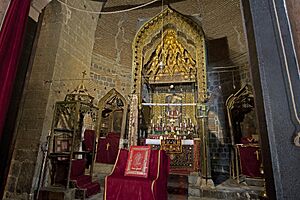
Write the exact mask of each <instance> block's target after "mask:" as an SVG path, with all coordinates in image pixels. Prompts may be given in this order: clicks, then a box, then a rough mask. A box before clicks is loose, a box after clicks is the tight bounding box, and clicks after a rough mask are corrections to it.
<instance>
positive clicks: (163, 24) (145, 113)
mask: <svg viewBox="0 0 300 200" xmlns="http://www.w3.org/2000/svg"><path fill="white" fill-rule="evenodd" d="M205 58H206V56H205V38H204V33H203V31H202V29H201V27H200V26H199V25H198V24H196V23H194V21H192V20H191V19H190V18H187V17H185V16H183V15H181V14H179V13H178V12H176V11H174V10H172V9H171V8H169V7H167V8H166V9H164V10H163V11H162V12H161V13H160V14H158V15H157V16H155V17H154V18H152V19H151V20H150V21H148V22H147V23H146V24H144V25H143V26H142V27H141V28H140V30H139V31H138V33H137V35H136V37H135V40H134V42H133V71H132V77H133V82H132V95H133V96H135V97H137V98H138V99H137V103H134V105H133V103H131V109H132V110H138V114H137V115H138V123H135V122H136V120H137V119H136V117H134V116H133V117H131V118H130V120H129V127H131V129H130V130H137V131H130V132H129V138H136V140H135V141H133V142H132V143H131V145H136V144H141V143H146V144H151V145H152V146H153V147H155V148H161V149H164V150H167V152H168V150H169V152H170V153H169V154H170V157H171V167H172V168H182V169H186V170H189V171H197V170H199V167H200V166H199V163H200V158H199V152H200V144H199V141H200V138H202V135H203V132H204V130H205V128H204V126H205V120H204V119H203V118H201V116H199V115H198V113H199V108H201V106H202V105H204V104H205V101H206V98H207V97H206V94H207V91H206V60H205ZM131 112H132V111H131ZM195 141H197V142H195ZM163 145H166V146H163ZM177 147H178V148H177ZM168 148H169V149H168ZM170 148H171V149H170ZM176 149H178V151H176ZM179 150H180V151H179Z"/></svg>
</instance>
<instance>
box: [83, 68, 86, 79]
mask: <svg viewBox="0 0 300 200" xmlns="http://www.w3.org/2000/svg"><path fill="white" fill-rule="evenodd" d="M85 76H86V71H85V70H84V71H83V72H82V79H84V77H85Z"/></svg>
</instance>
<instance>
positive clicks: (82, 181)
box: [76, 175, 92, 188]
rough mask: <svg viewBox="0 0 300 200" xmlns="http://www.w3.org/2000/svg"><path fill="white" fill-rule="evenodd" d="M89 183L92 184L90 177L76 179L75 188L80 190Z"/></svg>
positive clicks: (83, 176)
mask: <svg viewBox="0 0 300 200" xmlns="http://www.w3.org/2000/svg"><path fill="white" fill-rule="evenodd" d="M90 182H92V177H91V176H90V175H82V176H79V177H77V178H76V183H77V186H78V187H80V188H82V187H83V186H84V185H86V184H88V183H90Z"/></svg>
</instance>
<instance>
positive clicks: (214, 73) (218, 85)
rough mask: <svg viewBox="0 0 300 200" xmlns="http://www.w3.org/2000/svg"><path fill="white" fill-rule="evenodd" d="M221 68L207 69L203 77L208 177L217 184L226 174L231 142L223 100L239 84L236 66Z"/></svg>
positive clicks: (227, 174) (228, 167) (227, 175)
mask: <svg viewBox="0 0 300 200" xmlns="http://www.w3.org/2000/svg"><path fill="white" fill-rule="evenodd" d="M209 69H210V68H209ZM222 69H223V68H222V67H220V68H215V69H210V70H209V71H208V76H207V77H208V92H209V101H208V105H209V112H208V134H209V135H208V136H209V139H208V141H209V142H208V143H209V152H210V158H211V170H212V177H213V180H214V182H215V183H220V182H222V181H224V180H225V179H226V178H228V177H229V173H230V158H231V149H232V145H231V137H230V130H229V128H228V117H227V110H226V105H225V103H226V100H227V98H228V97H229V96H230V95H231V94H233V93H235V92H236V91H237V90H239V89H240V87H241V80H240V72H241V70H240V67H239V66H232V67H231V70H226V71H224V70H222Z"/></svg>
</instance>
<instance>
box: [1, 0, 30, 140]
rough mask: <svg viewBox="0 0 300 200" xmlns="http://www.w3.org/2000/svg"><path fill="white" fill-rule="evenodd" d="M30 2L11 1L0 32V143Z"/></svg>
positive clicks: (26, 0) (25, 0) (24, 0)
mask: <svg viewBox="0 0 300 200" xmlns="http://www.w3.org/2000/svg"><path fill="white" fill-rule="evenodd" d="M30 1H31V0H11V2H10V5H9V8H8V10H7V13H6V16H5V19H4V22H3V25H2V28H1V32H0V141H1V136H2V132H3V127H4V123H5V118H6V114H7V110H8V106H9V102H10V98H11V93H12V90H13V85H14V80H15V77H16V72H17V67H18V63H19V58H20V55H21V51H22V44H23V38H24V37H23V35H24V32H25V26H26V22H27V17H28V12H29V8H30Z"/></svg>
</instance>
